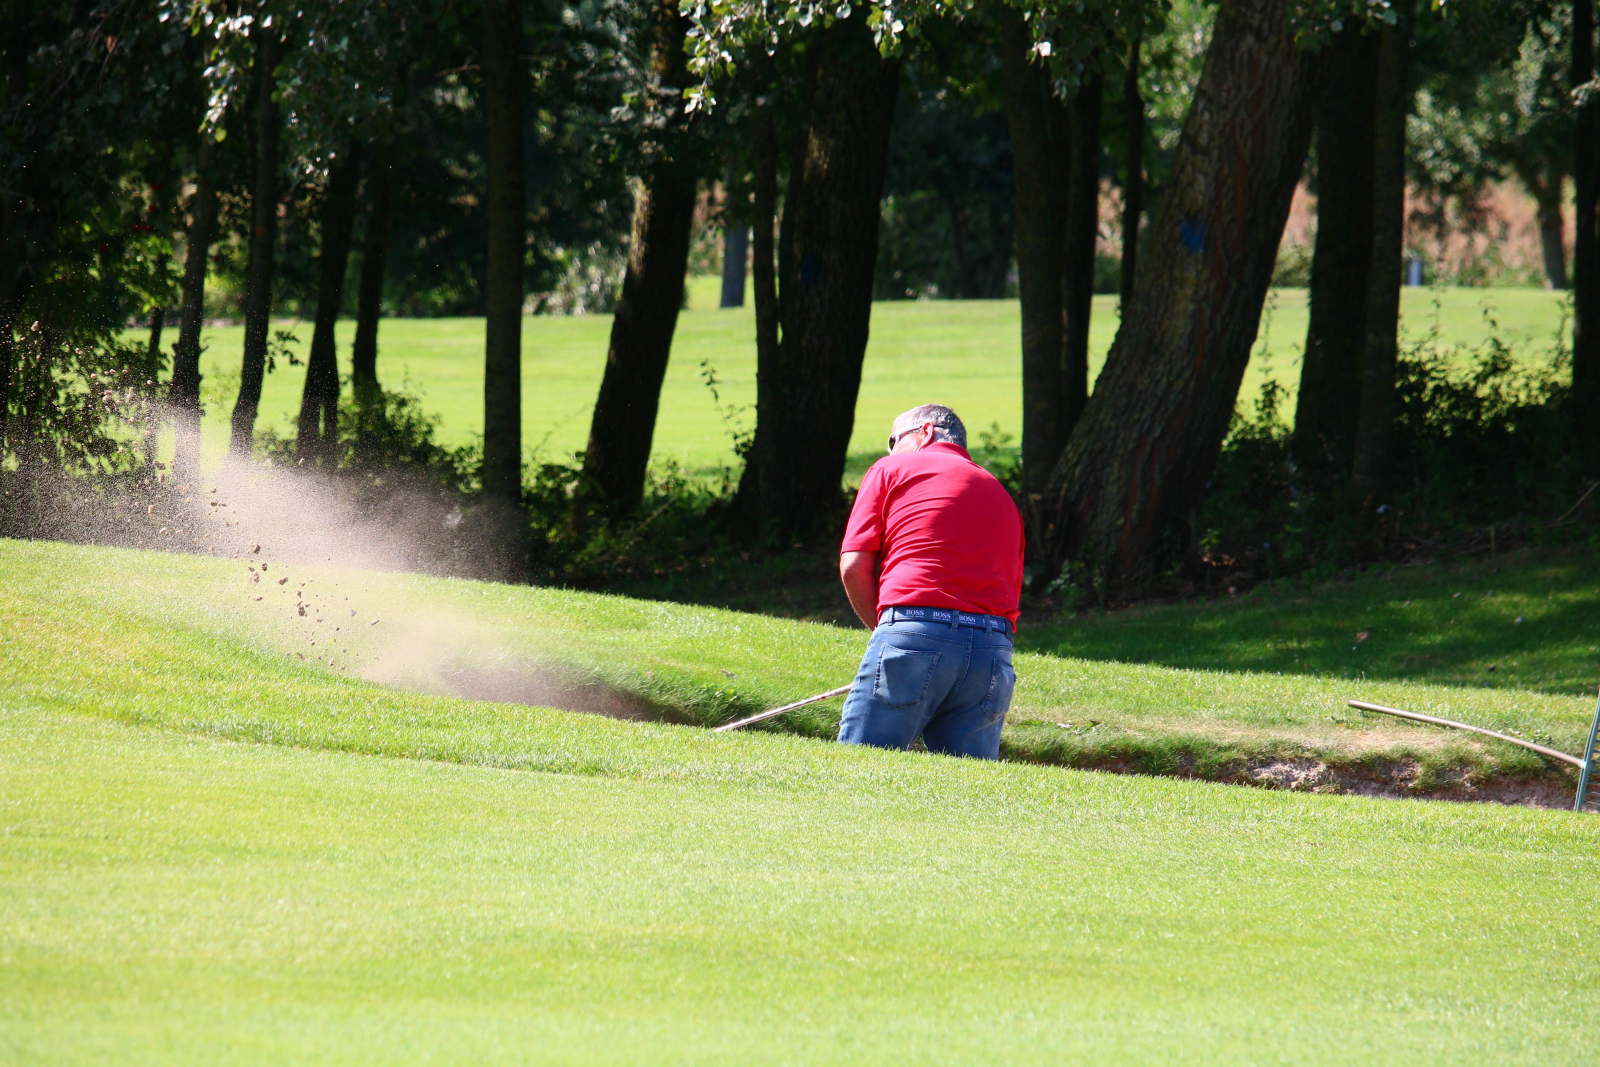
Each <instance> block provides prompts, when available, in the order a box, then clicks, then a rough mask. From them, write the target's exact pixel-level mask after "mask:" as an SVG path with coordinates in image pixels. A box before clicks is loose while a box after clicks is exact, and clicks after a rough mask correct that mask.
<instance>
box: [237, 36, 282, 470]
mask: <svg viewBox="0 0 1600 1067" xmlns="http://www.w3.org/2000/svg"><path fill="white" fill-rule="evenodd" d="M257 34H259V35H260V40H259V41H257V42H256V69H255V78H256V129H255V135H256V146H255V147H256V169H255V178H254V180H253V181H252V182H251V186H250V265H249V267H248V268H247V270H246V272H245V298H244V299H245V307H244V366H243V368H242V369H241V371H240V374H239V398H238V400H237V401H235V403H234V405H233V422H232V427H231V433H230V437H229V444H228V450H229V452H230V453H231V454H232V455H233V456H234V457H235V458H237V459H249V458H250V453H251V449H252V448H253V446H254V444H255V428H256V411H257V410H258V409H259V408H260V406H261V384H262V382H263V380H264V379H265V377H266V369H267V332H268V330H270V329H271V326H272V274H273V267H274V265H275V264H274V257H275V255H276V252H277V241H278V141H279V138H280V137H281V135H282V132H283V120H282V116H281V115H280V113H279V108H278V102H277V100H276V99H274V97H275V95H276V93H277V89H278V85H277V76H276V74H275V73H274V72H275V70H276V68H277V66H278V50H279V42H278V37H277V31H276V30H273V29H268V28H266V27H264V26H262V25H261V23H259V22H258V23H256V27H255V29H253V30H252V31H251V35H252V36H255V35H257Z"/></svg>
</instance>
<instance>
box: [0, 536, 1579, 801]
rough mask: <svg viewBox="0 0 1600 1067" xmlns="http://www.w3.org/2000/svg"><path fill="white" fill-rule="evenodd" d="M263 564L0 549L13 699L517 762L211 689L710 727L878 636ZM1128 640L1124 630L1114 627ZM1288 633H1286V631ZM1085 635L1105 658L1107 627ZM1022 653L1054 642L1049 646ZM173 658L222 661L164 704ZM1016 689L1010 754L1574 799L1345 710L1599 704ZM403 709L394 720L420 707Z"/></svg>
mask: <svg viewBox="0 0 1600 1067" xmlns="http://www.w3.org/2000/svg"><path fill="white" fill-rule="evenodd" d="M254 565H255V564H254V563H250V564H247V563H246V562H244V561H233V560H218V559H206V558H201V557H191V556H177V555H165V554H156V553H143V552H132V551H125V550H112V549H99V548H83V547H72V546H63V545H53V544H42V543H22V542H0V619H4V621H5V625H6V630H7V632H8V633H9V634H13V635H15V637H13V638H9V639H8V640H9V644H8V657H9V659H8V665H7V668H6V671H7V674H6V678H7V679H8V684H12V685H19V686H23V687H25V688H27V689H28V690H29V691H31V692H34V693H35V694H37V698H38V699H39V700H40V701H41V702H42V703H41V706H46V707H52V706H55V705H56V703H58V702H59V700H61V699H65V700H68V701H69V702H72V701H76V700H77V699H78V698H77V697H76V696H74V695H73V694H74V693H76V691H77V690H78V688H80V687H81V686H83V685H85V684H88V682H89V680H90V679H94V680H95V684H96V685H98V686H100V687H101V689H102V690H103V694H104V695H103V696H102V697H100V698H97V699H98V700H99V701H101V703H100V704H99V705H98V706H100V707H101V708H102V713H103V714H106V715H109V716H112V717H115V718H119V719H122V720H124V721H130V722H151V723H159V724H161V725H167V726H176V727H179V728H183V729H204V730H209V731H212V732H216V733H219V734H221V735H222V736H229V737H239V738H249V739H261V740H269V739H270V740H289V741H292V742H294V743H304V744H312V745H316V746H333V747H340V748H350V749H353V750H356V751H364V752H372V753H384V754H394V753H406V754H425V755H428V756H430V757H436V758H445V759H455V760H466V761H470V762H488V763H494V764H497V765H505V766H524V765H525V764H523V763H521V762H519V760H520V759H521V756H519V755H518V754H517V753H515V752H514V751H511V750H509V749H507V750H502V749H500V748H497V747H496V745H497V744H499V741H497V740H496V739H497V738H502V737H503V736H505V735H503V734H502V733H500V732H499V731H500V729H501V728H500V726H498V725H493V726H485V727H484V728H483V729H484V730H486V731H487V732H479V731H478V730H477V728H474V729H464V728H463V727H462V726H461V724H459V723H454V722H452V723H450V724H448V725H447V726H445V727H440V728H438V729H435V728H433V727H431V726H429V725H428V723H429V722H430V721H431V720H429V719H428V718H427V717H426V716H423V717H421V718H419V719H418V720H416V722H415V723H414V724H411V725H405V724H391V726H392V728H393V729H394V730H396V731H397V732H396V733H395V734H394V736H393V739H392V742H391V741H382V742H381V743H380V738H381V736H383V735H380V734H379V733H378V732H377V731H376V729H372V730H369V729H367V726H366V725H365V724H359V723H356V722H354V721H352V720H349V719H338V718H330V717H329V715H328V713H325V712H323V711H322V710H320V709H321V707H323V706H325V702H323V701H321V700H309V699H303V698H300V697H285V698H284V699H285V700H287V701H289V702H290V703H291V704H293V705H294V706H296V707H297V711H296V714H295V715H294V716H293V717H292V721H291V720H290V719H289V718H286V717H285V716H283V715H281V714H279V713H277V712H276V711H273V710H271V707H272V706H271V704H270V703H268V704H263V705H262V706H261V707H260V708H257V707H256V706H255V705H252V704H249V703H245V704H232V705H229V706H230V708H232V710H230V712H229V713H228V715H226V716H224V715H220V714H217V713H215V712H214V711H213V710H212V709H214V708H215V707H217V706H219V705H218V703H217V702H218V700H219V699H220V694H219V691H218V689H217V687H216V686H208V685H206V684H204V683H205V681H206V680H207V679H216V680H218V681H217V686H221V685H223V683H222V681H221V679H224V678H230V679H232V678H236V677H237V674H236V672H237V671H240V670H244V669H245V667H244V664H245V663H246V662H248V663H249V664H251V666H250V667H249V670H250V671H251V672H256V673H255V674H253V675H252V677H253V678H254V680H253V681H252V682H251V686H252V688H254V689H257V690H259V691H263V692H265V691H268V690H271V689H272V687H274V686H277V685H280V684H281V685H290V686H291V687H293V688H294V689H296V690H298V689H300V688H302V687H304V686H308V685H313V684H315V685H317V686H327V687H335V688H337V687H339V686H348V685H356V684H357V682H356V679H365V680H367V681H376V682H380V683H383V684H385V685H387V686H390V687H393V688H399V689H403V690H406V691H408V692H411V693H420V694H438V695H444V694H455V695H466V696H472V697H480V698H491V699H495V700H500V701H515V702H520V703H525V704H534V705H550V704H555V705H559V706H565V707H577V708H587V709H591V710H602V711H610V712H613V713H615V714H622V715H625V716H631V717H641V718H648V719H665V720H668V721H678V722H689V723H697V724H711V723H715V722H721V721H725V720H727V719H730V718H733V717H735V716H737V715H741V714H745V713H748V712H751V711H755V710H759V709H761V708H764V707H771V706H774V705H776V704H779V703H783V702H786V701H789V700H793V699H796V698H798V697H801V696H805V695H809V694H811V693H815V692H820V691H822V690H824V689H829V688H832V687H834V686H836V685H840V684H842V683H843V682H845V681H848V680H849V679H850V677H851V676H852V675H853V673H854V671H855V668H856V664H857V660H858V658H859V656H860V652H861V648H862V645H863V641H864V635H863V634H862V633H861V632H860V631H859V630H856V631H851V630H845V629H842V628H838V627H832V626H822V625H813V624H807V623H800V622H793V621H790V620H784V619H773V618H766V617H763V616H756V615H745V614H738V613H734V612H728V611H718V610H713V609H706V608H696V607H685V606H680V605H674V604H665V603H653V602H646V601H635V600H628V599H625V598H622V597H614V596H603V595H597V594H587V593H575V592H565V591H558V590H548V589H527V588H515V587H510V586H497V585H486V584H481V583H475V582H464V581H450V580H442V579H436V578H426V577H420V576H415V575H399V574H375V573H369V572H356V571H344V570H335V569H319V568H316V567H311V566H306V565H299V564H285V563H281V562H279V563H269V564H268V565H267V566H268V569H267V570H266V571H265V573H264V574H262V573H258V572H251V571H249V570H247V567H248V566H254ZM252 576H254V577H255V578H256V581H252V580H251V578H252ZM1451 602H1455V601H1454V600H1453V599H1452V601H1451ZM1226 610H1227V609H1226V608H1202V609H1200V611H1201V613H1202V614H1201V616H1200V617H1198V618H1197V619H1192V618H1190V617H1189V616H1185V615H1184V614H1182V613H1181V612H1180V613H1177V614H1171V613H1169V615H1168V616H1166V618H1167V619H1168V621H1167V622H1166V623H1165V625H1166V626H1167V627H1168V628H1169V629H1171V628H1174V627H1181V626H1184V625H1186V620H1187V622H1188V624H1190V625H1189V628H1190V629H1191V630H1193V631H1194V632H1195V633H1197V634H1201V635H1203V634H1204V633H1205V632H1206V627H1205V626H1204V625H1202V623H1204V622H1205V619H1206V616H1205V615H1204V614H1203V613H1204V612H1206V611H1226ZM1524 610H1527V611H1532V610H1533V609H1532V608H1531V607H1530V608H1526V609H1524ZM302 611H304V613H303V614H302ZM1140 617H1141V616H1139V615H1133V616H1131V617H1130V619H1129V624H1130V625H1136V624H1137V620H1138V619H1139V618H1140ZM1120 624H1121V622H1120V620H1117V619H1115V618H1114V617H1113V618H1112V619H1111V620H1108V621H1103V622H1101V624H1100V625H1101V626H1102V627H1109V626H1112V625H1120ZM1156 625H1157V624H1152V626H1156ZM1513 625H1514V624H1513ZM1277 627H1278V629H1277V632H1278V633H1279V634H1280V635H1282V634H1287V633H1289V631H1288V629H1287V628H1286V626H1285V624H1283V623H1282V622H1281V620H1280V621H1279V622H1278V623H1277ZM336 628H337V629H336ZM1085 632H1086V633H1087V634H1088V635H1089V636H1087V637H1085V638H1083V640H1085V641H1086V642H1090V643H1092V642H1093V641H1094V640H1095V639H1096V638H1095V637H1094V636H1093V635H1094V633H1095V631H1094V629H1093V628H1092V627H1090V628H1088V629H1086V631H1085ZM1374 632H1375V633H1378V634H1382V633H1383V631H1381V630H1377V631H1374ZM156 634H161V635H163V636H161V637H159V638H158V637H156V636H155V635H156ZM1024 637H1025V638H1026V639H1027V640H1031V641H1038V642H1048V641H1051V640H1060V638H1059V635H1052V634H1051V633H1050V632H1048V631H1046V632H1044V633H1041V634H1040V635H1039V636H1038V637H1028V636H1027V635H1026V633H1025V634H1024ZM1100 639H1101V640H1104V638H1103V636H1102V638H1100ZM1371 640H1372V641H1374V642H1377V641H1378V640H1380V638H1378V637H1374V638H1372V639H1371ZM1244 647H1246V648H1249V647H1251V646H1250V645H1249V644H1248V642H1247V643H1246V644H1245V646H1244ZM1241 655H1242V653H1241ZM242 657H248V658H247V659H246V658H242ZM175 658H181V659H184V660H186V661H188V662H191V663H193V664H196V665H197V666H198V665H209V666H206V669H205V670H202V671H199V673H196V674H194V675H193V676H192V677H191V678H190V680H189V681H188V682H186V683H185V686H186V687H187V688H180V689H174V687H173V682H172V681H171V679H170V668H171V663H172V661H173V660H174V659H175ZM305 664H314V665H316V666H318V667H319V668H320V669H318V670H314V671H307V670H305V669H303V665H305ZM230 672H235V673H230ZM257 674H258V675H259V676H256V675H257ZM1018 676H1019V679H1020V681H1019V685H1018V689H1017V695H1016V700H1015V703H1014V706H1013V713H1012V716H1011V721H1010V724H1009V725H1008V727H1007V730H1006V733H1005V735H1004V738H1003V745H1004V752H1005V753H1006V755H1007V756H1008V757H1010V758H1012V759H1017V760H1023V761H1031V762H1043V763H1055V764H1063V765H1067V766H1075V767H1100V768H1106V769H1113V770H1119V771H1137V772H1141V773H1149V774H1176V775H1183V776H1193V777H1200V778H1208V779H1215V780H1225V781H1247V782H1248V781H1255V782H1259V783H1261V784H1266V785H1278V786H1288V787H1294V788H1304V789H1320V790H1324V791H1341V790H1344V791H1361V792H1380V793H1387V794H1391V795H1443V796H1453V797H1467V796H1477V795H1487V796H1490V797H1500V798H1506V799H1523V800H1530V799H1531V800H1536V801H1542V802H1545V803H1550V804H1558V805H1559V804H1561V803H1566V804H1570V803H1571V800H1570V797H1571V790H1572V784H1571V775H1570V774H1567V773H1566V772H1565V770H1564V769H1555V768H1551V767H1549V766H1548V765H1547V764H1546V763H1545V761H1543V760H1542V759H1540V758H1539V757H1537V756H1534V755H1533V754H1531V753H1528V752H1525V751H1524V750H1522V749H1518V748H1515V747H1513V746H1510V745H1504V744H1501V743H1498V742H1493V741H1482V740H1478V739H1475V738H1472V737H1470V736H1466V735H1461V734H1456V733H1451V732H1448V731H1443V730H1438V729H1434V728H1429V727H1419V726H1415V725H1412V724H1408V723H1402V722H1398V721H1393V720H1387V719H1378V718H1376V717H1373V716H1363V715H1360V714H1358V713H1355V712H1352V711H1350V710H1349V709H1348V708H1346V707H1345V704H1344V702H1345V700H1347V699H1349V698H1351V697H1357V698H1360V699H1365V700H1371V701H1375V702H1378V703H1383V704H1390V705H1395V706H1399V707H1405V708H1410V709H1413V710H1417V711H1423V712H1428V713H1431V714H1436V715H1443V716H1446V717H1451V718H1461V719H1466V720H1468V721H1471V722H1474V723H1478V724H1481V725H1485V726H1489V727H1491V728H1494V729H1498V730H1502V731H1516V732H1518V733H1520V734H1522V735H1524V736H1527V737H1529V738H1532V739H1536V740H1540V741H1542V742H1544V743H1547V744H1550V745H1552V746H1554V747H1557V748H1561V749H1564V750H1566V751H1578V750H1579V749H1580V747H1581V738H1582V737H1583V735H1584V732H1585V731H1586V730H1587V727H1588V725H1589V722H1590V718H1591V716H1592V714H1593V705H1592V703H1591V702H1590V701H1589V700H1588V699H1587V698H1581V697H1576V696H1570V695H1561V694H1560V693H1537V692H1525V691H1518V690H1511V689H1503V688H1502V689H1468V688H1457V687H1445V686H1435V685H1422V684H1417V683H1413V682H1404V681H1395V680H1382V681H1380V680H1375V679H1373V678H1371V677H1369V678H1367V679H1365V680H1362V679H1349V680H1346V679H1341V678H1327V677H1315V676H1313V677H1307V676H1295V675H1291V674H1278V673H1265V672H1242V671H1241V672H1221V671H1203V670H1195V669H1189V668H1178V669H1174V668H1172V667H1165V666H1157V665H1153V664H1149V663H1119V662H1114V661H1104V660H1099V661H1096V660H1086V659H1068V658H1064V657H1061V656H1057V655H1045V654H1039V653H1024V654H1022V655H1020V656H1019V657H1018ZM226 684H227V686H228V687H231V686H232V685H233V684H234V682H233V681H229V682H227V683H226ZM196 687H198V688H196ZM58 691H59V692H60V693H61V694H64V695H61V696H58V695H57V694H58ZM392 699H394V700H396V701H400V702H401V704H400V705H397V706H403V702H404V700H406V699H409V698H405V697H398V696H397V697H394V698H392ZM502 714H503V715H505V716H510V717H512V718H514V717H515V715H516V714H517V713H515V712H513V711H509V710H508V711H505V712H503V713H502ZM837 716H838V705H837V703H834V704H832V705H823V706H819V707H817V708H814V709H807V710H806V711H803V712H798V713H794V714H792V715H791V716H787V717H785V719H783V720H780V721H778V722H775V723H774V724H773V726H772V728H773V729H775V730H783V731H788V732H796V733H800V734H805V735H810V736H832V733H833V731H834V729H835V728H836V726H837V721H838V719H837ZM496 722H498V720H496ZM1507 790H1511V794H1507V792H1506V791H1507Z"/></svg>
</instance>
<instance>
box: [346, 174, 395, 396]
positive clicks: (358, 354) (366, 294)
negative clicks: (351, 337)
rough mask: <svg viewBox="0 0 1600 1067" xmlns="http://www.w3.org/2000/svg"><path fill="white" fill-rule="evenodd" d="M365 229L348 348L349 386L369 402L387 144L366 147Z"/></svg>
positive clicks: (388, 196)
mask: <svg viewBox="0 0 1600 1067" xmlns="http://www.w3.org/2000/svg"><path fill="white" fill-rule="evenodd" d="M369 158H370V159H371V160H372V162H371V165H370V166H368V168H367V185H366V188H367V203H368V207H367V232H366V236H365V237H364V238H363V240H362V245H361V282H360V290H359V291H358V292H357V293H356V338H355V343H354V344H353V345H352V346H351V349H350V386H351V391H352V392H353V393H354V394H355V397H356V400H357V402H359V403H360V404H362V405H363V406H370V405H371V404H372V402H373V401H374V400H375V399H376V398H377V395H378V321H379V319H380V318H381V316H382V314H383V275H384V270H385V269H386V268H387V266H388V262H389V230H390V224H391V221H392V220H391V217H390V216H391V206H390V205H391V204H392V202H393V199H394V158H393V152H392V151H390V149H389V148H388V146H387V145H379V144H376V143H375V144H373V145H372V146H371V147H370V148H369Z"/></svg>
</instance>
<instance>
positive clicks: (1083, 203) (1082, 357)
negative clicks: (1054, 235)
mask: <svg viewBox="0 0 1600 1067" xmlns="http://www.w3.org/2000/svg"><path fill="white" fill-rule="evenodd" d="M1103 95H1104V83H1103V81H1102V78H1101V76H1100V73H1099V71H1094V72H1093V73H1089V74H1086V75H1085V76H1084V78H1083V81H1082V83H1081V84H1080V85H1079V86H1078V95H1076V96H1074V97H1073V98H1072V102H1071V103H1070V104H1068V106H1067V114H1068V116H1069V119H1068V121H1069V122H1070V123H1071V137H1070V140H1071V144H1072V150H1071V155H1072V169H1071V172H1070V178H1069V189H1068V193H1067V225H1066V234H1065V236H1064V237H1063V238H1062V248H1061V308H1062V311H1063V313H1064V314H1063V316H1062V318H1063V327H1062V331H1063V332H1062V343H1061V416H1060V418H1061V433H1062V435H1063V436H1064V437H1070V436H1071V434H1072V427H1073V426H1074V424H1076V423H1077V421H1078V416H1080V415H1081V414H1083V406H1084V404H1085V403H1087V402H1088V400H1089V316H1090V313H1091V311H1092V310H1093V308H1094V252H1095V239H1096V238H1097V237H1098V235H1099V230H1100V103H1101V99H1102V97H1103Z"/></svg>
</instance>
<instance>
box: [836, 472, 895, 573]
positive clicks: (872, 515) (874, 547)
mask: <svg viewBox="0 0 1600 1067" xmlns="http://www.w3.org/2000/svg"><path fill="white" fill-rule="evenodd" d="M884 491H885V486H884V484H883V471H882V470H881V469H879V467H878V465H877V464H873V465H872V466H871V467H870V468H868V470H867V473H866V475H865V476H864V477H863V478H862V479H861V488H860V489H859V490H857V492H856V503H855V507H853V508H851V509H850V522H849V523H848V524H846V526H845V528H844V543H843V544H841V545H840V546H839V551H840V552H841V553H844V552H879V551H882V549H883V498H884Z"/></svg>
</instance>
